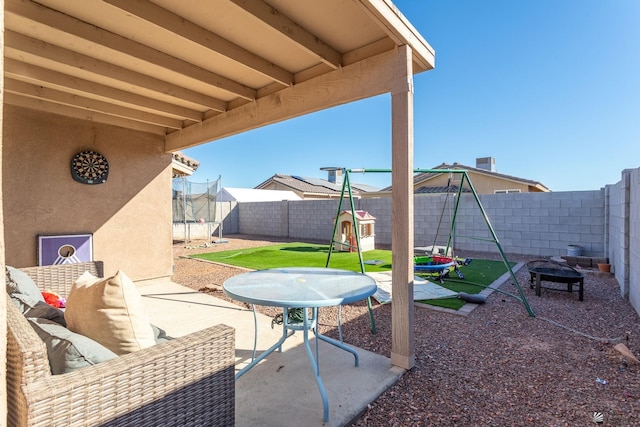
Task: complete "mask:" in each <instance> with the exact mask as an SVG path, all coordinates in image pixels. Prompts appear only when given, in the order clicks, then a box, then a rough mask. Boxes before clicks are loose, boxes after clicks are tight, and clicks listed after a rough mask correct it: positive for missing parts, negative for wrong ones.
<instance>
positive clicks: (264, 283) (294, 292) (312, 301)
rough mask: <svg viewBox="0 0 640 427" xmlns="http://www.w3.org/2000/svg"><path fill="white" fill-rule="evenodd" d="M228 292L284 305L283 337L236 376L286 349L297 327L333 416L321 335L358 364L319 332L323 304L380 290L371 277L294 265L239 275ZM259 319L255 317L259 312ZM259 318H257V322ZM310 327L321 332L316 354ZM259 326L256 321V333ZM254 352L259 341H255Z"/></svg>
mask: <svg viewBox="0 0 640 427" xmlns="http://www.w3.org/2000/svg"><path fill="white" fill-rule="evenodd" d="M222 287H223V290H224V293H225V294H226V295H227V296H229V297H231V298H233V299H235V300H238V301H242V302H245V303H249V304H253V305H256V304H257V305H264V306H271V307H282V309H283V313H282V336H281V337H280V339H279V340H278V342H276V343H275V344H274V345H272V346H271V347H269V348H268V349H267V350H265V351H264V352H262V353H261V354H260V355H259V356H258V357H254V358H253V360H252V361H251V363H249V364H248V365H247V366H245V367H244V368H242V369H241V370H240V371H239V372H238V373H237V374H236V380H238V378H240V377H241V376H242V375H243V374H244V373H246V372H247V371H248V370H249V369H251V368H252V367H254V366H255V365H256V364H258V363H259V362H260V361H261V360H263V359H264V358H265V357H267V356H268V355H269V354H271V353H273V352H274V351H275V350H276V349H278V350H282V344H283V343H284V341H285V340H286V339H287V338H288V337H290V336H291V335H293V334H294V333H295V331H302V333H303V338H304V345H305V348H306V351H307V356H308V357H309V361H310V362H311V366H312V368H313V371H314V374H315V379H316V383H317V385H318V389H319V390H320V395H321V397H322V405H323V409H324V412H323V419H324V421H325V422H326V421H328V420H329V403H328V399H327V394H326V391H325V388H324V384H323V383H322V378H321V377H320V365H319V361H318V341H319V340H322V341H325V342H327V343H329V344H332V345H334V346H336V347H338V348H341V349H343V350H345V351H348V352H349V353H351V354H353V356H354V358H355V366H356V367H357V366H358V353H357V352H356V351H355V350H354V349H352V348H351V347H349V346H347V345H345V344H344V343H342V342H341V341H338V340H334V339H333V338H329V337H327V336H324V335H322V334H320V333H319V332H318V330H317V320H318V308H319V307H328V306H337V305H341V304H348V303H352V302H355V301H360V300H363V299H365V298H368V297H370V296H371V295H373V294H374V293H375V291H376V289H377V285H376V282H375V280H373V279H372V278H371V277H369V276H367V275H365V274H362V273H356V272H353V271H347V270H338V269H334V268H316V267H292V268H275V269H269V270H258V271H252V272H249V273H244V274H240V275H238V276H234V277H232V278H230V279H228V280H226V281H225V282H224V284H223V285H222ZM297 308H301V309H303V310H302V311H303V314H302V316H301V317H302V320H301V321H300V320H299V319H297V318H296V319H292V318H291V316H290V312H291V310H292V309H297ZM254 316H255V310H254ZM254 318H255V317H254ZM256 322H257V321H256ZM309 330H313V332H314V334H315V336H316V338H317V339H316V351H315V353H316V354H315V357H314V355H313V351H312V350H311V345H310V344H309ZM257 333H258V329H257V323H256V329H255V334H256V336H257ZM254 355H255V344H254Z"/></svg>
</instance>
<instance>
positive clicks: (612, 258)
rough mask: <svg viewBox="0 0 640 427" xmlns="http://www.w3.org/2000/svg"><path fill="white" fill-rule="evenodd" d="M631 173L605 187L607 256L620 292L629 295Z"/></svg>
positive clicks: (625, 295)
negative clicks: (607, 231) (628, 254)
mask: <svg viewBox="0 0 640 427" xmlns="http://www.w3.org/2000/svg"><path fill="white" fill-rule="evenodd" d="M629 184H630V174H629V173H624V172H623V174H622V179H621V180H620V181H619V182H618V183H616V184H614V185H608V186H607V187H606V188H605V194H606V198H607V207H608V208H607V220H608V230H609V234H608V237H609V240H608V248H607V257H608V258H609V263H610V264H611V265H612V269H613V271H614V272H615V274H616V277H617V278H618V283H620V293H621V295H622V296H624V297H628V295H629V273H630V272H629V269H628V259H625V258H627V255H626V254H627V253H628V250H629V239H628V236H629V208H630V204H629V195H630V192H629V190H630V185H629Z"/></svg>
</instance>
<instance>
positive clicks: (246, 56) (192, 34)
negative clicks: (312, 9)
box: [104, 0, 293, 86]
mask: <svg viewBox="0 0 640 427" xmlns="http://www.w3.org/2000/svg"><path fill="white" fill-rule="evenodd" d="M104 1H105V3H109V4H110V5H112V6H114V7H117V8H118V9H122V10H123V11H126V12H127V13H129V14H131V15H134V16H136V17H138V18H139V19H141V20H144V21H146V22H148V23H150V24H153V25H155V26H157V27H158V28H161V29H163V30H166V31H170V32H172V33H174V34H175V35H176V36H178V37H182V38H183V39H185V40H188V41H190V42H192V43H195V44H198V45H200V46H202V47H205V48H207V49H209V50H211V51H213V52H215V53H217V54H219V55H222V56H225V57H227V58H229V59H231V60H233V61H235V62H237V63H238V64H241V65H244V66H245V67H246V68H248V69H251V70H252V71H254V72H256V73H259V74H261V75H263V76H265V77H267V78H269V79H271V80H273V81H275V82H278V83H280V84H282V85H284V86H289V85H291V84H293V73H290V72H289V71H287V70H285V69H284V68H281V67H279V66H277V65H276V64H274V63H273V62H270V61H267V60H266V59H264V58H262V57H260V56H258V55H256V54H254V53H252V52H250V51H248V50H246V49H244V48H242V47H240V46H238V45H236V44H234V43H232V42H230V41H229V40H227V39H225V38H223V37H221V36H219V35H217V34H215V33H213V32H211V31H209V30H207V29H205V28H202V27H200V26H198V25H196V24H194V23H193V22H191V21H187V20H185V19H184V18H182V17H181V16H178V15H176V14H174V13H173V12H171V11H168V10H166V9H163V8H161V7H160V6H157V5H155V4H153V3H151V2H149V1H146V0H144V1H131V0H104Z"/></svg>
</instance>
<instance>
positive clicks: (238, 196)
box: [218, 187, 302, 202]
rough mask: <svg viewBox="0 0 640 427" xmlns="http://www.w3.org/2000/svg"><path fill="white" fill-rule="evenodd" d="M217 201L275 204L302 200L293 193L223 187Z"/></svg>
mask: <svg viewBox="0 0 640 427" xmlns="http://www.w3.org/2000/svg"><path fill="white" fill-rule="evenodd" d="M218 200H219V201H221V202H230V201H236V202H277V201H281V200H302V199H301V197H300V196H298V195H297V194H296V193H294V192H293V191H286V190H257V189H255V188H234V187H223V188H222V190H221V191H220V193H219V194H218Z"/></svg>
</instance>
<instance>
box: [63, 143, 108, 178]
mask: <svg viewBox="0 0 640 427" xmlns="http://www.w3.org/2000/svg"><path fill="white" fill-rule="evenodd" d="M71 176H73V179H75V180H76V181H78V182H81V183H83V184H102V183H104V182H106V181H107V177H108V176H109V162H107V159H106V158H105V157H104V156H103V155H102V154H100V153H98V152H97V151H91V150H87V151H81V152H79V153H78V154H76V155H75V156H73V159H72V160H71Z"/></svg>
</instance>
